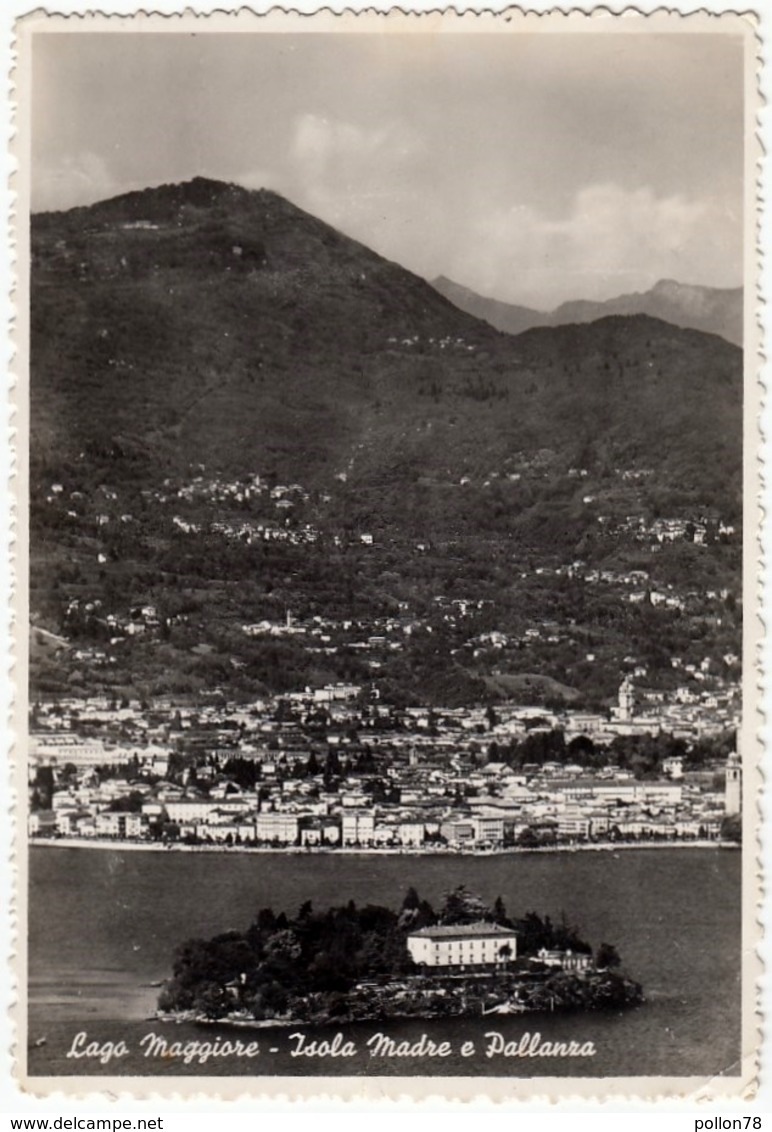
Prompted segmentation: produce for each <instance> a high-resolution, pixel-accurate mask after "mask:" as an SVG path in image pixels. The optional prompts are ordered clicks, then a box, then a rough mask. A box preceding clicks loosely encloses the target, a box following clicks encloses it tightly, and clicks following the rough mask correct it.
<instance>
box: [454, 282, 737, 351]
mask: <svg viewBox="0 0 772 1132" xmlns="http://www.w3.org/2000/svg"><path fill="white" fill-rule="evenodd" d="M433 285H434V287H435V288H436V289H437V290H438V291H439V292H440V294H442V295H444V296H445V297H446V298H448V299H450V301H451V302H452V303H455V305H456V306H458V307H460V309H461V310H465V311H467V312H468V313H469V314H473V315H474V316H475V317H476V318H481V319H484V320H485V321H486V322H488V323H490V325H491V326H495V327H496V328H497V329H498V330H503V331H505V332H506V333H508V334H520V333H522V332H523V331H525V330H530V329H531V328H533V327H537V326H565V325H567V324H569V323H575V322H594V321H596V320H597V319H601V318H605V317H607V316H609V315H639V314H645V315H650V316H651V317H653V318H658V319H661V320H662V321H664V322H670V323H672V324H673V325H674V326H680V327H683V328H684V329H689V330H702V331H704V332H707V333H708V334H718V335H720V336H721V337H722V338H725V339H726V340H727V341H728V342H732V343H733V344H734V345H736V346H740V345H742V330H743V292H742V288H741V287H737V288H723V289H722V288H717V287H704V286H699V285H697V284H690V283H679V282H678V281H677V280H676V279H660V280H658V282H657V283H655V284H654V286H653V287H652V288H651V289H650V290H649V291H640V292H639V291H635V292H632V293H630V294H626V295H619V296H617V297H616V298H613V299H606V300H605V301H594V300H591V299H576V300H573V301H570V302H565V303H561V304H560V306H559V307H557V308H556V309H555V310H553V311H550V312H542V311H535V310H530V309H529V308H528V307H521V306H516V305H513V304H510V303H503V302H500V301H499V300H497V299H491V298H486V297H484V296H482V295H479V294H477V293H476V292H474V291H472V290H470V289H469V288H468V287H464V286H462V285H461V284H458V283H454V282H453V281H452V280H449V279H446V278H445V277H443V276H439V277H438V278H437V279H435V281H434V284H433Z"/></svg>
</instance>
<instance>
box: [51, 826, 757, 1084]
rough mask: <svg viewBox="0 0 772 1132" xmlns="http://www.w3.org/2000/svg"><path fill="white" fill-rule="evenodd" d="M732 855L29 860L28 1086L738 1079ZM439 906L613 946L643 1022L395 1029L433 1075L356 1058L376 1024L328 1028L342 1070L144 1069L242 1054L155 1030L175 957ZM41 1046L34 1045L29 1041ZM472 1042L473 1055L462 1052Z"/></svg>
mask: <svg viewBox="0 0 772 1132" xmlns="http://www.w3.org/2000/svg"><path fill="white" fill-rule="evenodd" d="M740 882H741V860H740V854H739V853H732V852H726V851H721V850H718V849H715V850H713V849H682V848H679V849H661V850H626V851H623V852H620V853H618V854H613V853H610V852H579V853H558V854H517V855H508V856H491V857H465V856H459V857H448V856H437V857H432V856H383V857H378V856H371V855H364V854H363V855H361V856H359V855H357V856H355V855H346V856H345V857H343V856H337V857H336V856H335V855H322V854H319V855H314V854H307V855H301V854H298V855H292V856H288V855H283V854H282V855H278V854H277V855H270V854H255V855H249V854H238V853H227V852H224V853H205V854H204V853H202V854H196V853H176V852H169V853H159V852H129V851H121V850H120V849H115V850H112V849H109V850H108V849H105V850H97V849H92V850H88V849H64V848H47V847H41V846H37V847H36V846H33V847H32V849H31V851H30V913H29V977H30V983H29V1004H30V1005H29V1009H30V1023H29V1038H30V1042H31V1048H30V1051H29V1073H30V1074H31V1075H33V1076H41V1075H45V1076H52V1075H53V1076H57V1075H65V1074H72V1073H78V1074H81V1073H93V1074H100V1073H101V1074H108V1075H120V1074H132V1075H151V1074H161V1073H163V1074H164V1075H166V1076H169V1075H177V1074H199V1075H208V1076H214V1075H218V1074H221V1075H238V1074H247V1075H250V1076H259V1075H260V1074H268V1075H292V1074H303V1075H312V1074H341V1075H351V1076H355V1075H364V1074H372V1075H384V1076H385V1075H406V1076H411V1075H429V1074H440V1075H449V1076H460V1075H475V1074H489V1075H492V1076H512V1077H538V1076H558V1077H559V1076H604V1077H614V1076H653V1075H658V1076H659V1075H664V1076H703V1077H704V1076H711V1075H721V1074H724V1075H729V1076H731V1075H734V1074H736V1073H737V1072H738V1059H739V1054H740V956H741V931H740V914H741V900H740ZM411 884H412V885H413V886H414V887H415V888H417V889H418V891H419V893H420V894H421V895H422V896H425V897H426V898H428V899H429V900H430V901H431V902H432V903H433V904H434V905H435V907H437V906H438V905H439V903H440V901H441V899H442V894H443V893H444V892H445V891H447V890H448V889H449V888H454V887H456V886H457V885H459V884H465V885H466V886H467V888H469V889H471V890H472V891H475V892H478V893H479V894H480V895H481V896H482V897H483V898H484V899H485V900H487V901H488V902H493V900H494V899H495V898H496V896H498V895H501V896H502V897H503V899H504V902H505V904H506V906H507V910H508V912H509V914H510V915H521V914H523V913H525V912H527V911H530V910H534V911H537V912H539V914H540V915H544V914H549V915H550V916H551V917H552V918H553V919H558V918H559V917H560V916H561V914H562V913H565V915H566V916H567V918H568V920H569V921H570V922H571V923H573V924H576V925H578V927H579V928H580V931H581V934H582V935H583V936H584V937H585V938H586V939H587V940H588V941H589V942H590V943H592V944H593V946H596V947H597V945H598V944H599V943H601V942H603V941H606V942H609V943H613V944H615V945H616V946H617V948H618V950H619V951H620V953H621V955H622V958H623V961H624V966H625V969H626V970H627V971H628V972H629V974H630V975H631V976H632V977H633V978H635V979H637V980H638V981H639V982H641V983H642V984H643V986H644V990H645V992H646V997H647V1003H646V1005H645V1006H643V1007H641V1008H638V1009H635V1010H630V1011H626V1012H624V1013H621V1014H612V1015H596V1014H581V1015H571V1016H567V1015H525V1016H521V1017H500V1016H499V1017H496V1016H488V1017H486V1018H479V1017H476V1018H465V1019H450V1020H447V1021H443V1022H442V1023H439V1022H421V1021H409V1022H402V1023H398V1024H395V1023H390V1024H388V1036H389V1037H392V1038H396V1039H399V1040H403V1039H409V1040H410V1041H411V1042H412V1041H416V1040H417V1039H418V1038H420V1036H421V1034H423V1033H426V1034H427V1035H429V1037H430V1038H431V1037H433V1038H434V1039H435V1040H438V1041H439V1040H443V1039H446V1040H448V1041H449V1042H450V1043H451V1047H452V1053H451V1055H450V1056H449V1057H446V1058H442V1059H430V1058H422V1059H420V1060H417V1059H415V1058H410V1057H406V1058H399V1059H396V1058H380V1057H378V1058H374V1057H372V1056H370V1052H369V1050H368V1048H367V1045H366V1042H367V1040H368V1039H369V1038H371V1037H372V1035H373V1034H375V1033H377V1032H379V1031H382V1030H384V1029H385V1027H382V1026H380V1025H379V1024H377V1023H374V1022H370V1023H360V1024H358V1025H356V1026H348V1027H340V1028H338V1027H333V1028H331V1029H330V1031H329V1032H327V1033H326V1034H323V1033H322V1032H321V1031H319V1030H316V1031H314V1032H313V1033H310V1032H309V1031H307V1033H309V1036H310V1037H315V1038H319V1037H321V1036H326V1037H328V1038H329V1037H330V1036H331V1035H333V1034H334V1033H335V1032H337V1030H338V1029H340V1030H341V1031H342V1033H343V1035H344V1038H345V1039H347V1040H350V1041H351V1042H353V1043H354V1045H355V1046H356V1054H355V1055H354V1056H353V1057H345V1058H330V1057H328V1058H324V1059H320V1058H314V1057H310V1058H307V1057H303V1056H298V1057H292V1056H291V1050H292V1049H294V1048H295V1046H296V1042H295V1041H292V1042H291V1041H290V1040H289V1033H291V1032H294V1031H295V1030H298V1029H302V1028H301V1027H293V1028H292V1029H291V1030H290V1031H281V1030H273V1031H271V1032H270V1033H268V1032H266V1031H262V1032H260V1033H258V1034H255V1035H249V1037H255V1038H256V1039H258V1040H259V1042H260V1046H261V1052H260V1055H259V1056H258V1057H257V1058H239V1057H232V1058H226V1059H223V1060H220V1061H216V1060H212V1061H209V1062H208V1063H207V1064H206V1066H205V1067H203V1068H202V1067H201V1066H200V1065H199V1066H197V1065H195V1064H194V1065H190V1066H187V1067H186V1066H183V1065H181V1064H179V1063H178V1062H175V1063H173V1065H170V1063H169V1061H168V1060H165V1059H160V1058H147V1057H145V1056H144V1052H143V1048H142V1047H140V1046H139V1042H140V1040H141V1039H142V1038H143V1036H144V1035H146V1034H148V1033H151V1032H155V1033H157V1034H159V1035H161V1036H162V1037H163V1038H165V1039H167V1040H168V1041H172V1040H174V1041H179V1040H188V1039H198V1040H212V1039H213V1038H214V1036H215V1035H216V1034H217V1033H218V1032H219V1033H220V1034H221V1035H222V1036H227V1037H228V1038H233V1037H234V1036H238V1037H239V1038H241V1039H242V1040H249V1039H248V1036H247V1035H245V1034H244V1032H240V1033H239V1034H238V1035H234V1033H233V1031H226V1030H225V1029H224V1028H222V1027H206V1028H200V1027H196V1026H193V1025H188V1024H180V1025H173V1024H172V1025H170V1024H162V1023H158V1022H155V1021H152V1020H148V1016H149V1015H150V1014H151V1012H152V1010H153V1009H154V1006H155V1000H156V996H157V994H158V991H157V989H153V988H151V987H150V986H149V984H150V983H152V982H155V981H157V980H160V979H163V978H165V977H166V976H167V975H168V974H169V973H170V970H171V959H172V953H173V951H174V949H175V947H176V946H177V944H178V943H180V942H182V941H184V940H186V939H189V938H194V937H209V936H212V935H215V934H217V933H219V932H222V931H226V930H228V929H230V928H236V929H239V930H243V929H244V928H246V927H247V926H248V924H249V923H250V921H251V919H252V917H253V916H254V914H255V913H256V912H257V910H258V909H259V908H261V907H264V906H267V905H270V906H272V907H273V908H274V910H276V911H277V912H278V911H280V910H287V911H288V912H294V911H296V910H297V908H298V907H299V906H300V905H301V904H302V903H303V902H304V901H306V900H309V899H310V900H312V901H313V902H314V904H315V906H317V907H319V908H326V907H327V906H328V905H330V904H336V903H342V902H345V901H348V900H349V899H353V900H355V901H356V902H357V903H367V902H373V903H378V904H385V905H388V906H391V907H398V906H399V905H400V904H401V901H402V898H403V896H404V893H405V891H406V889H407V888H408V886H409V885H411ZM79 1031H86V1032H87V1034H88V1038H89V1041H92V1040H96V1041H99V1042H104V1041H106V1040H108V1039H111V1040H118V1039H123V1040H124V1041H125V1042H126V1045H127V1047H128V1048H129V1051H130V1052H129V1055H128V1056H126V1057H123V1058H121V1059H120V1060H119V1061H116V1060H113V1061H112V1062H110V1063H109V1064H108V1065H106V1066H102V1065H100V1064H99V1063H98V1062H97V1061H95V1060H88V1061H86V1060H81V1061H78V1060H76V1059H74V1058H67V1057H66V1053H67V1051H68V1050H69V1049H70V1046H71V1043H72V1040H73V1038H74V1037H75V1035H76V1034H77V1033H78V1032H79ZM488 1031H497V1032H500V1033H502V1034H503V1035H504V1037H505V1039H506V1040H510V1041H512V1040H519V1039H520V1038H521V1037H522V1035H523V1034H525V1033H530V1034H534V1033H536V1032H538V1033H540V1034H541V1036H542V1039H543V1040H544V1041H547V1040H550V1041H570V1040H572V1039H573V1040H576V1041H580V1042H593V1043H594V1046H595V1050H596V1053H595V1056H594V1057H588V1058H561V1059H551V1058H547V1057H536V1058H533V1057H532V1058H523V1057H516V1058H512V1057H508V1058H505V1057H502V1056H498V1055H497V1056H494V1057H492V1058H489V1057H487V1056H486V1053H485V1047H486V1044H487V1042H486V1038H485V1034H486V1032H488ZM42 1038H45V1039H46V1040H45V1043H44V1044H41V1045H40V1046H39V1047H38V1046H35V1045H34V1043H35V1041H36V1040H39V1039H42ZM465 1041H470V1042H473V1043H474V1046H475V1052H474V1054H472V1055H468V1056H464V1057H462V1056H461V1053H460V1049H461V1045H462V1043H463V1042H465Z"/></svg>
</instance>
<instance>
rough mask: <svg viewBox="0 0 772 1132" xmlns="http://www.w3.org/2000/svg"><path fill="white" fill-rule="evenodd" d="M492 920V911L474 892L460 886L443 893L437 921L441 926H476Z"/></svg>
mask: <svg viewBox="0 0 772 1132" xmlns="http://www.w3.org/2000/svg"><path fill="white" fill-rule="evenodd" d="M493 919H494V913H493V911H492V910H491V909H490V908H489V907H488V905H487V904H485V903H484V902H483V901H482V900H481V899H480V897H479V896H477V895H476V893H474V892H469V891H468V890H467V888H466V887H465V886H464V885H463V884H460V885H459V886H458V888H454V889H453V890H452V891H451V892H446V893H445V898H444V901H443V905H442V908H441V909H440V915H439V921H440V923H441V924H477V923H479V922H480V921H481V920H484V921H491V920H493Z"/></svg>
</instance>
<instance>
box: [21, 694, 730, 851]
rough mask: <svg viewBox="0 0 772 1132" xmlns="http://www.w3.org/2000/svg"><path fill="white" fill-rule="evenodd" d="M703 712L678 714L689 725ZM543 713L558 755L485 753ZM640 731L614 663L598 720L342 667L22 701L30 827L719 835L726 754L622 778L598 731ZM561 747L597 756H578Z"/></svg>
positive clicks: (490, 843) (419, 840)
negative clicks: (219, 687)
mask: <svg viewBox="0 0 772 1132" xmlns="http://www.w3.org/2000/svg"><path fill="white" fill-rule="evenodd" d="M688 706H689V705H682V704H680V705H679V704H667V705H662V718H664V719H665V720H666V721H667V722H668V723H669V724H670V725H671V727H672V725H673V723H674V722H676V723H680V724H681V725H682V726H681V730H682V731H683V730H684V725H685V723H686V721H687V720H688V718H689V716H688V712H687V708H688ZM685 713H686V714H685ZM720 718H721V722H724V723H725V721H724V719H723V717H720ZM735 722H736V720H735ZM705 726H706V724H705V721H704V720H703V721H702V722H701V723H699V724H695V726H694V727H693V729H692V730H691V731H687V733H688V734H689V735H690V738H691V740H692V741H694V740H696V739H697V738H699V737H700V736H701V735H702V734H703V733H704V729H705ZM714 727H715V721H714ZM558 729H559V733H560V736H561V742H562V744H563V745H562V747H561V748H560V757H541V758H539V759H537V760H536V761H533V762H523V761H522V759H520V760H510V762H508V761H506V759H505V758H503V757H501V752H502V751H507V750H511V744H512V742H513V741H514V742H517V741H518V740H521V739H524V738H526V737H530V741H531V742H532V743H533V741H534V740H533V737H534V736H539V735H543V736H545V740H546V739H547V738H549V737H552V738H554V737H555V734H556V732H557V731H558ZM658 730H662V728H661V726H660V728H657V726H656V725H655V721H654V717H653V716H651V715H650V714H639V713H638V705H637V702H636V691H635V686H634V684H633V682H632V680H630V679H626V680H625V681H623V683H622V686H621V688H620V692H619V702H618V705H617V706H616V708H614V709H613V710H612V712H611V713H610V717H609V718H604V719H602V720H601V719H600V718H596V717H594V716H591V715H589V714H588V713H573V714H572V713H570V712H563V713H560V715H559V716H555V715H554V714H553V713H549V712H545V711H544V710H543V709H540V708H525V707H522V708H517V707H509V708H497V709H495V710H493V709H491V708H487V709H486V708H479V709H454V710H448V711H442V712H437V711H431V710H429V709H419V708H416V709H405V710H404V711H402V712H399V713H397V712H395V711H394V710H393V709H391V708H389V707H388V706H386V705H382V704H379V703H370V704H365V703H364V702H363V699H362V696H361V689H359V688H358V687H357V686H355V685H347V684H337V685H331V686H328V687H327V688H322V689H316V690H315V691H313V692H310V691H309V692H308V693H303V694H296V695H292V696H287V697H283V698H282V699H280V700H278V699H277V700H270V701H266V702H263V703H259V704H248V705H234V704H231V705H227V704H222V703H220V704H218V705H216V706H215V705H214V704H210V705H209V706H205V705H198V706H196V707H193V706H190V705H188V706H184V705H179V706H175V705H173V704H170V703H163V704H159V703H156V704H155V705H153V706H152V707H149V706H147V705H145V706H144V707H141V706H140V705H137V704H134V705H133V704H131V703H124V704H123V705H117V704H115V703H107V702H105V701H101V702H100V701H88V702H77V703H62V702H59V703H58V704H37V705H36V706H35V709H34V713H33V723H32V730H31V735H30V783H31V789H32V797H33V806H32V809H31V814H30V833H31V834H32V835H34V836H38V837H42V836H52V837H54V836H58V837H77V838H85V839H89V838H90V839H96V838H99V839H102V838H117V839H129V840H156V841H178V842H184V843H189V844H192V845H195V844H203V845H206V844H209V845H212V844H219V845H223V846H226V845H241V846H264V847H285V848H290V847H298V848H306V849H320V848H326V849H345V848H350V849H362V848H367V849H377V848H380V849H399V850H408V849H409V850H420V849H435V850H436V849H440V848H442V849H447V850H449V851H454V850H455V851H459V850H471V851H489V850H494V849H499V848H502V847H516V846H522V847H529V848H535V847H539V846H548V845H554V844H569V845H572V844H577V843H583V842H600V843H605V842H613V843H621V842H626V841H644V840H646V841H650V840H670V841H696V840H717V839H719V838H720V837H721V834H722V823H723V821H724V819H725V817H726V816H727V815H734V814H739V811H740V791H741V785H740V774H741V771H740V763H739V760H738V759H737V757H736V756H735V755H732V756H730V758H729V761H728V763H725V761H724V760H714V762H713V764H712V765H704V764H700V765H692V764H691V763H690V762H689V761H688V759H687V758H686V755H685V753H683V752H686V751H688V747H687V746H686V744H685V743H684V744H682V745H681V747H680V748H677V749H676V753H675V754H671V755H670V756H668V757H663V758H662V759H660V760H659V762H658V763H657V764H656V766H655V769H654V771H653V772H651V771H649V772H648V773H646V774H645V775H638V777H636V774H635V773H634V772H633V770H631V769H629V768H625V767H623V766H620V765H619V762H618V761H615V758H614V755H613V749H612V750H611V751H609V749H608V748H607V747H604V744H608V743H609V741H612V740H613V739H614V738H615V737H617V736H628V737H629V736H632V737H635V736H641V737H642V736H647V735H656V734H657V731H658ZM572 737H573V738H576V737H581V738H582V743H581V744H580V745H579V746H578V747H576V746H575V747H574V748H572V747H571V746H570V739H571V738H572ZM566 741H568V742H569V745H566ZM507 744H510V746H509V747H508V746H507ZM579 749H582V750H584V751H585V752H586V751H587V750H588V749H591V750H593V751H595V752H603V751H604V750H605V751H606V755H605V757H603V756H602V757H598V758H593V759H590V760H587V759H584V760H581V759H580V758H579V756H578V754H577V752H578V750H579ZM572 754H573V756H574V757H572Z"/></svg>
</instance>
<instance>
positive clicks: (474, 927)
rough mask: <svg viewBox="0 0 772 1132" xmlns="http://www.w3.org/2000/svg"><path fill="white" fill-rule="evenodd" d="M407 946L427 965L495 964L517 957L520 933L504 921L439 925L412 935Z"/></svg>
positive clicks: (441, 966) (418, 959)
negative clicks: (499, 922) (503, 925)
mask: <svg viewBox="0 0 772 1132" xmlns="http://www.w3.org/2000/svg"><path fill="white" fill-rule="evenodd" d="M407 949H408V951H409V952H410V957H411V958H412V960H413V962H414V963H417V964H418V965H419V966H423V967H440V968H448V967H459V968H461V969H465V968H467V967H495V966H498V965H501V964H502V963H511V962H512V960H513V959H515V958H516V957H517V934H516V932H514V931H513V930H512V929H511V928H503V927H502V926H501V925H500V924H486V923H477V924H437V925H435V926H433V927H430V928H421V929H420V930H419V931H417V932H413V933H412V934H411V935H409V936H408V937H407Z"/></svg>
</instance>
